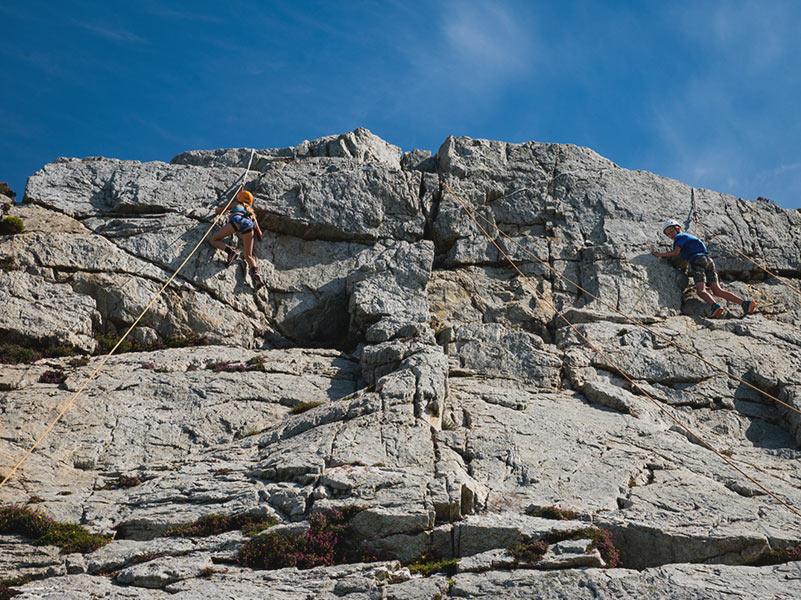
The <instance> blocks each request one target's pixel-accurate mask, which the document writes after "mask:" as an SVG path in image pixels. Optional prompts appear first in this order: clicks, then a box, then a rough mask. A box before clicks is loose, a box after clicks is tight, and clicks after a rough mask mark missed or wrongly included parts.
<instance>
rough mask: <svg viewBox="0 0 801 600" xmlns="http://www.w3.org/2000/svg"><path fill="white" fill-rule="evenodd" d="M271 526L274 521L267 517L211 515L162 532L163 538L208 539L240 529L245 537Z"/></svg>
mask: <svg viewBox="0 0 801 600" xmlns="http://www.w3.org/2000/svg"><path fill="white" fill-rule="evenodd" d="M273 525H275V521H274V520H273V519H270V518H268V517H262V516H255V515H249V514H246V513H237V514H235V515H224V514H220V513H212V514H210V515H205V516H203V517H200V518H199V519H198V520H197V521H193V522H191V523H183V524H181V525H175V526H174V527H170V528H169V529H168V530H167V531H165V532H164V534H163V537H209V536H211V535H220V534H221V533H225V532H227V531H234V530H236V529H241V530H242V533H244V534H245V535H248V536H253V535H255V534H257V533H258V532H260V531H263V530H265V529H269V528H270V527H272V526H273Z"/></svg>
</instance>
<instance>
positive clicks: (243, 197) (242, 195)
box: [236, 190, 253, 206]
mask: <svg viewBox="0 0 801 600" xmlns="http://www.w3.org/2000/svg"><path fill="white" fill-rule="evenodd" d="M236 199H237V200H238V201H239V202H241V203H242V204H247V205H248V206H252V205H253V194H251V193H250V192H248V191H247V190H242V191H241V192H239V193H238V194H237V195H236Z"/></svg>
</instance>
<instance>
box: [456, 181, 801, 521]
mask: <svg viewBox="0 0 801 600" xmlns="http://www.w3.org/2000/svg"><path fill="white" fill-rule="evenodd" d="M442 185H443V187H444V188H445V189H446V190H448V192H449V193H450V194H451V196H453V198H455V199H456V201H457V202H458V203H459V205H460V206H461V207H462V209H463V210H464V211H465V213H467V215H468V216H469V217H470V219H471V220H472V221H473V222H474V223H475V224H476V227H478V228H479V229H480V230H481V232H482V233H483V234H484V235H485V236H486V238H487V239H488V240H489V241H490V243H491V244H492V245H493V246H495V248H496V249H497V250H498V252H500V253H501V254H502V255H503V256H504V258H505V259H506V260H507V262H509V264H510V265H511V266H512V268H514V270H515V271H517V272H518V273H519V274H520V276H521V277H523V279H524V280H525V282H526V283H528V285H529V287H530V288H531V290H532V292H534V295H535V297H536V298H537V299H538V300H540V301H541V302H542V303H543V304H545V305H546V306H548V307H549V308H550V309H551V310H553V311H554V312H555V313H556V314H557V315H559V317H560V318H561V319H562V320H563V321H564V322H565V323H566V324H567V325H568V326H569V327H570V328H571V329H572V330H573V331H574V332H575V333H576V334H577V335H578V336H579V337H580V338H581V339H582V340H584V342H585V343H586V344H587V345H588V346H589V347H590V348H592V349H593V350H594V351H595V352H597V353H598V354H599V355H600V356H601V357H602V358H603V359H604V360H605V361H606V362H607V363H608V364H609V365H610V366H611V367H612V368H613V369H615V370H616V371H617V372H618V373H620V375H621V376H622V377H623V378H624V379H626V381H628V382H629V384H631V385H632V386H633V387H635V388H636V389H637V390H638V391H639V392H640V393H641V394H642V395H643V396H645V397H646V398H648V399H649V400H650V401H651V402H652V403H653V404H654V405H655V406H656V407H657V408H658V409H659V410H660V411H661V412H663V413H664V414H665V415H667V417H668V418H669V419H670V420H671V421H673V422H674V423H676V425H678V426H679V427H681V428H682V429H683V430H684V431H686V432H687V433H688V434H690V435H691V436H692V437H693V438H695V439H696V440H698V442H699V443H701V445H703V446H704V447H705V448H707V449H708V450H710V451H711V452H712V453H714V454H715V455H717V456H718V457H719V458H720V459H721V460H723V461H724V462H725V463H726V464H728V465H729V466H730V467H731V468H732V469H734V470H735V471H737V472H738V473H740V475H742V476H743V477H745V478H746V479H748V480H749V481H750V482H751V483H753V484H754V485H756V486H757V487H758V488H759V489H761V490H762V491H763V492H765V493H766V494H767V495H768V496H770V497H771V498H773V499H774V500H776V501H777V502H779V503H780V504H781V505H782V506H784V507H785V508H786V509H787V510H789V511H790V512H792V513H793V514H795V515H796V516H798V517H801V512H799V511H798V510H796V509H795V508H793V507H792V506H790V504H788V503H787V502H786V501H785V500H783V499H782V498H780V497H779V496H777V495H776V494H774V493H773V492H771V491H770V490H769V489H768V488H767V487H765V486H764V485H762V484H761V483H759V482H758V481H757V480H756V479H754V478H753V477H751V476H750V475H749V474H748V473H746V472H745V471H743V470H742V469H741V468H740V467H738V466H737V465H736V464H734V462H733V461H732V460H730V459H729V458H728V457H727V456H725V455H724V454H722V453H721V452H718V451H717V450H716V449H715V448H714V447H712V445H710V444H709V443H708V442H707V441H706V440H704V439H703V438H702V437H701V436H700V435H698V434H697V433H695V432H694V431H693V430H692V429H690V428H689V427H688V426H687V425H685V424H684V423H682V422H681V421H680V420H679V419H677V418H676V417H675V416H674V415H673V414H672V413H671V412H670V411H669V410H667V409H666V408H665V407H664V406H662V404H661V403H660V402H658V401H657V400H656V399H654V398H653V397H652V396H651V395H650V394H649V393H648V392H646V391H645V390H644V389H643V388H642V387H641V386H640V385H638V384H637V383H636V382H635V381H634V380H633V379H632V378H631V377H629V375H627V374H626V373H625V371H623V369H622V368H620V367H619V366H618V365H617V364H615V362H614V361H612V360H611V359H610V358H609V357H608V356H607V355H606V354H605V353H604V352H603V351H601V350H600V349H599V348H598V347H597V346H595V344H593V343H592V342H591V341H590V340H589V339H588V338H587V337H586V336H585V335H584V334H582V333H581V331H579V330H578V328H577V327H576V326H575V325H573V323H571V322H570V321H569V320H568V319H567V317H565V316H564V314H562V312H561V311H560V310H559V309H557V308H556V306H554V305H553V304H552V303H551V302H548V300H546V299H545V297H544V296H542V295H541V294H540V293H539V292H537V289H536V286H535V285H534V284H533V283H532V282H531V280H530V279H529V278H528V277H527V276H526V275H525V273H523V271H521V270H520V268H519V267H518V266H517V265H516V264H515V263H514V261H513V260H512V259H511V258H510V257H509V255H508V254H507V253H506V252H505V251H504V250H503V248H501V247H500V245H499V244H498V243H497V242H496V241H495V240H494V239H493V237H492V236H491V235H490V234H489V233H487V231H486V229H484V227H482V226H481V224H480V223H479V222H478V220H477V219H476V218H475V216H474V215H473V212H472V211H470V209H469V208H468V207H467V205H466V204H465V202H463V201H462V199H461V198H460V197H459V196H458V195H457V194H456V193H455V192H454V191H453V190H452V189H451V187H450V186H449V185H448V184H447V183H445V182H444V181H443V182H442Z"/></svg>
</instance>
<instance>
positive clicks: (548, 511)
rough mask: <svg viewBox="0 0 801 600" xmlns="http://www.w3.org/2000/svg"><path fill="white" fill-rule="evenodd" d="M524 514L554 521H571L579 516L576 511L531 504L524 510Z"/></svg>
mask: <svg viewBox="0 0 801 600" xmlns="http://www.w3.org/2000/svg"><path fill="white" fill-rule="evenodd" d="M526 514H527V515H528V516H530V517H540V518H542V519H554V520H556V521H573V520H575V519H578V518H579V514H578V513H577V512H576V511H573V510H567V509H563V508H558V507H556V506H542V507H533V506H532V507H529V508H528V509H527V510H526Z"/></svg>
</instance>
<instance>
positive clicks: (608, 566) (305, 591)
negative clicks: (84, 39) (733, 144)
mask: <svg viewBox="0 0 801 600" xmlns="http://www.w3.org/2000/svg"><path fill="white" fill-rule="evenodd" d="M250 155H251V151H250V150H249V149H243V148H238V149H222V150H213V151H199V150H196V151H190V152H185V153H183V154H180V155H178V156H176V157H175V158H173V160H172V161H171V162H170V163H169V164H167V163H161V162H150V163H140V162H137V161H122V160H114V159H107V158H99V157H97V158H86V159H82V160H78V159H66V158H64V159H58V160H56V161H54V162H53V163H50V164H48V165H46V166H44V167H43V168H42V169H41V170H40V171H39V172H37V173H35V174H34V175H32V176H31V177H30V179H29V180H28V184H27V187H26V190H25V194H24V202H23V203H22V204H19V205H14V206H13V208H12V209H11V213H12V215H14V216H16V217H19V218H21V219H22V220H23V222H24V224H25V231H24V233H20V234H16V235H5V236H0V307H1V308H0V345H2V347H3V349H4V350H3V351H4V352H5V354H3V356H4V357H5V358H4V360H5V361H6V363H5V364H0V431H2V440H1V441H0V475H5V474H6V473H7V472H8V471H9V470H10V469H11V468H12V467H13V466H14V465H15V464H16V462H17V461H18V460H19V459H20V458H21V457H22V456H23V455H24V454H25V452H26V451H27V449H28V448H29V447H30V446H31V445H32V444H33V442H34V441H35V440H36V439H37V438H38V437H39V436H40V435H41V433H42V432H43V431H44V429H45V427H46V426H47V424H48V423H49V422H50V420H51V419H52V418H53V417H54V416H55V415H56V414H57V412H58V411H59V410H60V408H61V407H62V406H63V405H64V403H65V402H67V401H68V400H69V399H70V398H71V397H72V395H73V394H74V392H75V391H76V390H78V388H79V387H80V386H81V385H82V384H83V382H84V380H85V379H86V377H87V376H88V375H89V374H90V373H91V372H92V371H93V370H94V369H95V367H97V365H98V364H99V363H100V361H101V360H102V358H103V356H104V355H105V353H106V352H107V351H108V349H109V348H110V344H112V343H113V342H115V341H116V340H117V338H118V337H119V336H120V335H121V334H122V333H123V332H124V331H125V330H126V329H127V328H128V326H129V325H130V324H131V323H132V322H133V321H134V319H135V318H136V317H137V315H138V314H139V313H140V311H141V310H142V309H143V308H144V307H145V306H146V305H147V304H148V302H149V301H150V299H151V297H152V296H153V294H155V293H156V292H157V290H159V288H160V287H161V285H162V284H163V282H164V281H166V280H167V279H168V278H169V276H170V275H171V274H172V273H173V271H174V270H175V269H176V268H177V266H178V265H179V264H180V263H181V262H182V261H183V260H184V259H185V258H186V256H187V255H188V254H189V253H190V252H191V250H192V248H193V247H194V246H195V244H197V243H198V242H199V241H200V240H201V238H202V236H203V235H204V234H205V233H206V231H207V229H208V227H209V223H210V219H211V218H212V217H213V208H214V207H216V206H219V205H220V204H223V203H224V201H225V200H226V199H227V198H226V197H225V194H226V192H229V191H230V190H229V188H230V186H231V185H232V184H233V183H234V182H235V181H237V179H239V178H240V177H242V176H243V175H244V174H245V169H246V166H247V164H248V160H249V157H250ZM254 156H255V158H254V160H253V164H252V167H251V171H250V173H249V174H248V176H247V177H246V178H245V180H244V186H245V189H247V190H249V191H251V192H252V193H253V194H254V196H255V199H256V200H255V203H254V207H255V209H256V213H257V216H258V218H259V220H260V223H261V227H262V229H263V230H264V239H263V240H262V241H261V242H259V243H256V245H255V248H254V256H255V257H256V260H257V261H258V263H259V265H260V266H261V271H262V273H263V274H264V275H265V279H266V285H265V286H263V287H260V288H255V287H254V286H253V285H252V283H253V282H252V281H251V280H250V275H249V274H248V273H246V270H245V268H244V266H243V264H242V263H234V264H233V265H231V266H226V265H225V262H224V260H223V257H222V255H221V254H220V253H218V252H217V253H215V251H214V250H213V249H211V248H209V247H208V246H207V245H205V244H204V245H202V247H201V248H200V249H199V250H198V251H197V253H196V254H195V255H194V256H193V257H192V259H191V260H190V262H189V263H188V264H187V265H186V267H184V268H183V270H182V271H181V272H180V274H179V276H178V278H177V279H176V280H175V281H174V282H173V284H172V285H171V286H170V287H169V288H168V289H167V291H166V292H165V293H164V294H163V295H162V296H161V297H160V298H159V300H158V301H157V302H156V303H155V305H154V306H153V308H152V309H151V310H150V311H149V312H148V313H147V314H146V316H145V317H144V319H143V320H142V321H141V322H140V324H139V325H138V326H137V327H136V329H134V331H133V333H132V336H131V339H130V340H129V343H126V345H125V346H124V347H122V348H121V350H127V352H118V353H117V354H115V355H114V356H113V357H112V358H111V359H110V360H109V361H108V362H107V364H106V365H105V366H104V367H103V369H102V370H101V372H100V374H99V375H98V377H97V378H96V379H95V380H94V381H92V382H91V383H90V385H89V386H88V387H87V388H86V390H85V391H84V392H83V394H82V395H81V396H80V397H79V399H78V400H77V401H76V403H75V404H74V406H72V407H71V409H70V410H69V411H68V412H67V414H66V415H65V417H64V418H63V419H62V420H61V421H60V422H59V423H58V424H57V425H56V427H55V428H54V429H53V431H52V432H51V433H50V434H49V435H48V436H47V437H45V438H44V440H43V442H42V444H41V445H40V446H39V447H38V448H37V449H36V451H35V452H34V453H33V454H31V456H30V457H29V458H28V459H27V460H26V462H25V463H24V464H23V466H22V467H21V468H20V470H19V471H18V472H17V473H15V474H14V476H13V478H11V479H10V480H9V481H8V483H7V484H6V485H5V486H3V487H2V488H0V505H2V506H4V507H10V506H13V508H14V510H18V511H22V510H23V509H25V510H28V511H34V512H35V511H39V512H40V513H41V514H43V515H49V516H50V517H52V518H53V519H55V520H56V521H59V522H71V523H75V524H80V525H82V526H83V527H85V528H86V529H87V530H88V531H90V532H94V533H101V532H102V533H106V534H107V533H110V532H113V533H114V539H113V541H111V542H110V543H107V544H106V545H104V546H103V547H101V548H100V549H98V550H95V551H93V552H89V553H85V554H82V553H74V552H72V553H71V552H67V551H65V550H63V549H60V548H59V547H58V546H57V545H35V544H34V542H36V540H35V539H33V538H32V537H31V536H30V535H25V534H22V533H20V532H15V531H10V529H9V528H7V529H6V530H5V532H3V529H2V527H3V521H2V518H0V581H5V582H6V583H7V584H9V585H12V586H13V589H16V590H19V591H20V592H22V593H21V594H20V595H19V596H16V598H18V599H20V600H27V599H33V598H38V599H41V598H48V599H55V598H67V597H75V598H79V597H104V598H131V597H138V598H147V599H152V600H157V599H162V598H165V599H166V598H171V599H174V600H188V599H190V598H191V599H195V598H201V597H202V598H204V599H206V600H214V599H217V598H220V599H222V598H231V597H241V598H253V597H269V598H275V599H278V600H290V599H293V600H294V599H296V598H297V599H300V598H312V597H313V598H332V599H333V598H345V599H346V600H362V599H365V600H366V599H378V598H382V599H383V598H386V599H402V598H409V599H412V598H430V599H433V598H444V597H448V596H453V597H458V598H470V599H479V598H533V597H537V598H564V597H571V598H588V599H589V598H612V597H626V598H629V597H630V598H649V599H657V598H665V599H667V598H671V599H683V598H687V599H689V598H729V597H732V596H734V597H748V598H770V599H779V598H782V599H790V598H798V597H801V562H798V560H799V559H800V558H801V518H800V517H799V516H798V515H797V513H796V512H794V511H801V466H799V457H801V451H799V447H800V445H801V413H799V411H800V410H801V374H799V373H801V370H800V369H799V367H801V330H799V325H801V291H799V289H801V213H799V212H797V211H790V210H783V209H781V208H779V207H777V206H775V205H773V204H768V203H764V202H752V201H747V200H742V199H738V198H734V197H732V196H728V195H725V194H720V193H716V192H713V191H709V190H703V189H693V188H691V187H690V186H688V185H686V184H684V183H681V182H678V181H675V180H670V179H666V178H663V177H660V176H658V175H654V174H652V173H648V172H644V171H630V170H627V169H623V168H620V167H618V166H617V165H615V164H614V163H612V162H611V161H609V160H607V159H605V158H603V157H601V156H599V155H598V154H597V153H595V152H593V151H592V150H590V149H587V148H581V147H576V146H572V145H561V144H543V143H535V142H530V143H524V144H510V143H505V142H498V141H488V140H477V139H470V138H463V137H450V138H448V139H447V140H445V142H444V143H443V144H442V146H441V147H440V149H439V151H438V152H437V153H436V154H434V155H432V154H431V153H429V152H424V151H420V150H413V151H410V152H406V153H404V152H402V151H401V149H400V148H398V147H396V146H393V145H392V144H389V143H387V142H385V141H384V140H382V139H380V138H378V137H376V136H375V135H373V134H371V133H370V132H369V131H367V130H365V129H357V130H355V131H353V132H350V133H346V134H343V135H337V136H330V137H326V138H322V139H318V140H314V141H305V142H303V143H301V144H300V145H298V146H296V147H292V148H281V149H262V150H256V151H255V155H254ZM463 203H464V204H463ZM471 214H474V215H475V219H476V220H475V221H474V220H473V218H472V217H471ZM210 215H211V216H210ZM666 219H676V220H678V221H679V222H681V223H682V224H684V225H685V228H686V229H687V230H689V231H690V232H695V231H697V232H698V235H699V237H701V238H702V239H705V240H706V241H707V242H708V244H709V246H710V249H711V253H712V257H713V258H714V260H715V262H716V264H717V266H718V269H719V271H720V274H721V277H722V279H723V281H724V285H725V287H727V288H730V289H732V290H734V291H735V292H737V293H739V294H740V295H742V296H745V297H749V298H755V299H756V302H757V306H758V311H757V313H756V314H754V315H749V316H746V317H744V318H741V311H740V307H734V306H732V307H730V315H729V316H728V317H727V318H724V319H721V320H714V321H712V320H710V319H708V318H706V314H707V308H706V305H704V304H703V303H702V302H701V301H700V300H699V299H698V298H697V296H696V295H695V293H694V291H693V289H692V286H691V284H690V282H689V281H688V278H687V276H686V274H685V273H684V272H683V271H682V270H681V269H679V268H677V267H676V266H675V265H673V264H670V263H669V262H668V261H665V260H660V259H657V258H656V257H654V256H652V255H651V254H650V251H651V250H652V249H655V248H661V249H663V250H664V249H667V248H668V247H669V240H667V238H665V237H664V236H663V235H662V223H663V222H664V221H665V220H666ZM477 223H478V224H481V226H482V227H483V228H484V229H485V231H486V233H487V234H488V236H489V238H492V239H488V237H487V236H485V234H484V233H482V231H481V229H479V227H478V225H477ZM493 240H494V242H495V243H496V244H497V245H496V244H493V243H492V241H493ZM735 249H736V250H739V252H742V254H740V253H739V252H737V251H735ZM505 255H508V257H509V258H510V259H511V260H512V261H513V262H514V264H515V265H516V266H517V268H518V270H516V269H515V268H513V267H512V265H511V264H510V262H509V260H507V258H506V256H505ZM749 259H751V260H749ZM752 261H753V262H752ZM760 267H764V268H766V269H768V270H769V271H770V272H772V273H775V274H778V275H780V276H781V279H779V278H776V277H773V276H771V275H769V274H767V273H766V272H765V271H763V270H762V269H761V268H760ZM571 281H572V282H574V283H575V284H579V285H580V286H581V288H583V289H584V290H586V292H585V291H582V290H580V289H578V288H577V287H576V285H574V283H571ZM590 294H591V295H590ZM568 321H569V322H570V323H571V325H568ZM643 325H644V326H645V327H644V326H643ZM589 343H591V344H592V345H593V346H594V347H595V348H597V350H598V351H596V349H593V347H591V346H590V345H589ZM674 343H677V344H679V345H680V347H678V346H676V345H674ZM12 348H13V352H12V350H10V349H12ZM599 351H600V352H599ZM25 352H28V355H27V356H28V359H21V358H10V356H11V354H14V356H17V357H18V356H20V355H24V354H25ZM0 353H1V352H0ZM38 356H41V358H39V359H38V360H35V361H33V359H34V358H36V357H38ZM699 357H701V358H702V359H703V360H700V359H699ZM609 361H611V362H612V363H613V364H610V362H609ZM618 369H620V370H622V371H623V372H625V375H626V376H627V377H628V378H630V380H629V379H626V378H624V376H623V375H622V373H621V372H620V370H618ZM774 398H775V399H778V400H779V401H780V402H777V401H776V400H774ZM688 429H689V430H691V431H692V432H694V433H689V432H688ZM706 444H708V445H706ZM727 459H728V460H727ZM735 467H736V468H735ZM743 473H745V474H747V475H748V476H749V477H746V476H744V475H743ZM765 490H768V491H769V492H770V493H771V494H774V495H775V497H773V496H771V495H770V494H768V493H767V492H766V491H765ZM776 498H779V499H781V500H782V501H784V502H786V503H787V505H788V506H785V505H782V504H781V503H780V502H779V501H778V500H777V499H776ZM7 512H8V511H7ZM319 514H322V515H326V516H327V517H328V518H329V519H332V518H333V517H331V515H339V514H342V515H345V516H344V517H343V518H344V519H346V521H345V522H344V524H343V525H342V527H345V528H346V529H345V531H346V532H347V534H346V536H345V537H347V540H346V541H347V543H348V544H350V546H353V547H354V548H358V549H359V552H360V554H358V556H359V557H360V558H359V560H358V561H356V562H353V561H355V560H356V559H355V558H354V559H353V560H352V561H335V562H341V563H342V564H333V565H321V566H316V567H314V568H312V569H301V570H297V569H295V568H294V567H286V568H270V569H254V568H251V567H249V566H246V564H245V562H244V561H243V559H242V556H243V554H242V549H243V547H251V546H246V544H250V543H251V542H252V541H253V540H259V539H261V540H262V541H264V540H268V541H269V540H273V542H274V540H275V539H277V538H276V537H275V536H277V535H278V536H285V538H282V539H298V536H303V535H308V534H309V531H311V532H312V533H313V532H314V531H315V530H314V527H315V525H314V523H315V522H316V521H315V515H319ZM209 515H216V516H217V517H218V518H222V516H236V515H240V516H241V515H247V516H248V517H249V518H259V519H263V520H265V521H269V522H271V523H275V525H273V526H272V527H271V528H269V529H267V530H265V531H263V532H261V533H256V534H255V537H251V535H253V534H252V533H250V534H249V533H248V532H247V531H246V530H243V529H241V528H233V529H232V530H230V531H224V532H215V533H214V535H210V536H206V537H181V536H178V535H176V534H175V531H176V528H180V527H181V526H184V525H186V524H190V523H195V522H197V520H198V519H202V518H203V517H209ZM554 517H556V518H554ZM310 523H311V527H312V529H311V530H310V529H309V527H310ZM276 532H279V533H276ZM304 532H305V533H304ZM270 536H273V537H270ZM293 536H294V537H293ZM604 536H606V537H604ZM340 538H342V539H341V541H342V543H345V540H344V537H343V536H340ZM599 540H601V541H600V542H599ZM534 542H539V544H540V547H541V548H540V549H541V550H542V552H543V554H541V555H538V557H536V558H535V557H532V556H529V558H525V557H524V558H521V557H520V554H519V552H520V550H519V549H520V548H521V547H527V548H529V549H531V548H534V546H536V544H534ZM271 543H272V542H271ZM610 545H614V548H613V549H612V550H613V551H616V552H617V556H615V554H614V552H612V553H610V549H609V546H610ZM515 548H517V549H518V550H517V551H516V552H518V554H515V550H514V549H515ZM353 556H356V554H354V555H353ZM421 557H427V558H421ZM431 557H437V559H441V560H448V559H457V560H455V561H454V560H450V562H449V563H448V564H449V567H448V569H449V572H450V575H449V576H447V577H446V576H432V577H418V576H416V575H414V573H413V572H414V571H415V568H414V567H413V566H412V567H408V566H406V565H408V564H409V561H411V562H412V565H414V564H420V563H424V562H426V561H427V560H430V558H431ZM794 561H795V562H794ZM410 568H411V571H412V572H411V573H410V570H409V569H410ZM26 581H27V583H26Z"/></svg>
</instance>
